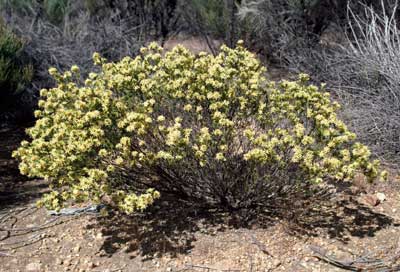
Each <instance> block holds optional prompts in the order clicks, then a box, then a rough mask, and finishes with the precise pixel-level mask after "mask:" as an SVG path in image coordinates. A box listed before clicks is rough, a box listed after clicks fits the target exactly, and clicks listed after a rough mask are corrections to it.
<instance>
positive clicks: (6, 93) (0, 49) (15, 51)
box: [0, 22, 33, 104]
mask: <svg viewBox="0 0 400 272" xmlns="http://www.w3.org/2000/svg"><path fill="white" fill-rule="evenodd" d="M23 47H24V44H23V42H22V40H21V39H19V38H18V37H17V36H15V35H14V34H13V33H12V32H11V31H10V30H8V29H7V28H6V27H5V26H4V25H3V24H1V22H0V96H1V99H2V102H1V104H7V103H11V102H12V101H13V100H14V99H16V96H17V95H18V94H20V93H21V92H22V91H23V90H24V88H25V86H26V84H28V83H29V82H30V80H31V78H32V73H33V69H32V66H30V65H28V64H25V60H24V57H23V56H22V54H23Z"/></svg>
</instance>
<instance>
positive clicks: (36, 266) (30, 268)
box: [25, 263, 42, 272]
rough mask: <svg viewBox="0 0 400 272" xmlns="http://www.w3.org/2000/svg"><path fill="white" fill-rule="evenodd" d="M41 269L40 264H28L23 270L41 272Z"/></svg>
mask: <svg viewBox="0 0 400 272" xmlns="http://www.w3.org/2000/svg"><path fill="white" fill-rule="evenodd" d="M41 267H42V265H41V264H40V263H29V264H27V265H26V267H25V270H26V271H32V272H39V271H41Z"/></svg>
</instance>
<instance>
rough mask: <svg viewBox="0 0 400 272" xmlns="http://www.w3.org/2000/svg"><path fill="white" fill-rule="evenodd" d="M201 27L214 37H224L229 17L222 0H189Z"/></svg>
mask: <svg viewBox="0 0 400 272" xmlns="http://www.w3.org/2000/svg"><path fill="white" fill-rule="evenodd" d="M190 3H191V4H192V5H193V8H194V10H195V12H197V13H198V15H199V20H200V22H199V23H201V24H202V25H203V28H204V29H206V30H207V31H209V32H210V33H212V34H214V35H215V36H216V37H224V36H225V35H226V33H227V32H228V23H229V19H228V18H227V17H228V14H227V12H228V11H227V9H226V7H225V3H224V1H218V0H191V2H190Z"/></svg>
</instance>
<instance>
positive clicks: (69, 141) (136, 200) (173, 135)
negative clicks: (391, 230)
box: [14, 44, 378, 213]
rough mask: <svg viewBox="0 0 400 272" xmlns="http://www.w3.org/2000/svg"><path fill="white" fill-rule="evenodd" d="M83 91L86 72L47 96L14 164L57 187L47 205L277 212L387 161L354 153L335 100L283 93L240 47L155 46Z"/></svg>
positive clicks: (109, 68) (303, 87) (301, 84)
mask: <svg viewBox="0 0 400 272" xmlns="http://www.w3.org/2000/svg"><path fill="white" fill-rule="evenodd" d="M94 60H95V63H97V64H99V65H100V66H101V70H100V72H99V73H90V74H89V77H88V78H87V79H86V80H85V83H84V84H83V85H81V84H79V82H80V80H79V77H80V75H79V68H78V67H77V66H73V67H72V68H71V71H67V72H65V73H64V74H59V73H58V72H57V70H56V69H54V68H52V69H51V70H50V73H51V74H52V75H53V76H54V77H55V79H56V80H57V83H58V86H57V87H56V88H54V89H49V90H46V89H44V90H42V91H41V96H42V100H41V101H39V106H40V110H38V111H36V112H35V114H36V116H37V117H38V120H37V122H36V124H35V126H34V127H33V128H31V129H29V131H28V132H29V135H30V136H31V138H32V139H31V141H30V142H27V141H25V142H23V143H22V146H21V148H19V149H18V150H17V151H16V152H15V153H14V156H15V157H17V158H18V159H19V160H20V161H21V163H20V170H21V172H22V173H23V174H25V175H29V176H35V177H43V178H46V179H50V180H51V182H52V183H51V184H52V185H51V186H52V188H53V192H51V193H50V194H48V195H46V196H45V197H44V199H43V202H42V203H43V204H45V205H46V206H47V207H49V208H59V207H60V206H61V205H62V204H63V203H64V202H65V201H66V200H68V199H73V200H75V201H84V200H92V201H95V202H99V201H102V200H104V199H112V203H113V204H114V205H115V206H117V207H119V208H120V209H122V210H123V211H125V212H127V213H130V212H133V211H135V210H141V209H144V208H145V207H146V206H147V205H149V204H151V203H152V202H153V201H154V199H155V198H157V197H158V196H159V194H160V193H161V194H167V195H169V194H170V195H173V196H175V197H176V198H177V199H179V200H182V201H188V202H190V203H193V204H197V205H204V206H208V207H210V206H211V207H219V208H223V209H228V210H232V209H241V208H254V207H257V206H263V205H272V206H273V205H276V203H277V202H279V201H280V200H281V199H285V200H288V199H290V197H291V196H293V195H295V194H297V193H301V194H307V193H311V192H312V191H311V190H312V188H315V187H314V186H317V184H320V183H321V182H323V180H327V179H332V180H337V181H342V180H350V179H351V178H352V177H353V176H354V175H355V173H357V172H362V173H364V174H365V175H367V176H368V177H369V178H371V179H374V178H375V177H377V175H378V170H377V167H378V161H371V160H370V152H369V150H368V148H367V147H365V146H363V145H362V144H360V143H357V142H355V135H354V134H353V133H351V132H350V131H349V130H348V129H347V128H346V126H345V124H344V123H343V122H341V121H340V120H339V119H338V118H337V116H336V110H337V109H338V104H336V103H332V102H331V101H330V98H329V94H327V93H324V92H321V91H320V90H319V89H318V88H317V87H316V86H313V85H309V84H308V83H307V81H308V77H307V76H306V75H300V77H299V79H298V80H297V81H293V82H289V81H282V82H280V83H274V82H270V81H267V80H266V79H265V78H264V75H263V74H264V72H265V69H264V68H263V67H262V65H261V64H260V63H259V62H258V61H257V60H256V59H255V57H254V55H253V54H251V53H250V52H248V51H247V50H245V49H244V48H243V46H242V45H238V46H237V47H236V48H235V49H229V48H228V47H226V46H223V47H221V52H220V53H219V54H218V55H217V56H215V57H214V56H212V55H207V54H206V53H200V54H199V55H198V56H195V55H193V54H191V53H190V52H189V51H187V50H186V49H185V48H183V47H180V46H178V47H176V48H174V49H173V50H172V51H170V52H167V53H165V54H163V53H162V49H161V48H160V47H158V46H157V45H156V44H151V45H150V46H149V47H147V48H142V49H141V55H139V56H137V57H136V58H134V59H132V58H129V57H126V58H124V59H122V60H121V61H120V62H116V63H107V62H106V61H105V59H102V58H101V57H100V56H99V55H98V54H95V55H94Z"/></svg>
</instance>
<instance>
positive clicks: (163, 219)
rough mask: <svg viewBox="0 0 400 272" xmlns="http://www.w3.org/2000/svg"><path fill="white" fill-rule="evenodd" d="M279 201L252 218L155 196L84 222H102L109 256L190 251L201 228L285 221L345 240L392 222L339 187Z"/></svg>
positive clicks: (292, 231) (290, 227) (308, 232)
mask: <svg viewBox="0 0 400 272" xmlns="http://www.w3.org/2000/svg"><path fill="white" fill-rule="evenodd" d="M310 203H312V204H310ZM281 207H282V209H281V212H280V211H277V212H274V213H261V212H260V213H258V214H256V215H255V216H254V217H252V218H250V219H249V218H248V217H246V219H243V218H244V217H243V213H242V214H228V213H219V212H216V211H199V210H196V209H194V208H193V207H190V206H185V205H183V204H182V203H177V202H171V201H159V202H158V203H157V205H155V206H154V207H151V208H149V210H148V211H147V212H145V213H142V214H140V215H136V216H126V215H121V214H110V215H108V216H106V217H103V218H100V219H97V220H96V221H95V222H93V224H92V225H90V226H88V227H89V228H97V227H101V229H102V233H103V235H104V236H105V242H104V244H103V246H102V250H103V251H104V252H105V254H106V255H108V256H112V255H113V254H114V253H116V252H118V251H119V250H120V249H122V248H124V250H125V251H126V252H134V253H135V254H140V255H142V256H143V257H144V259H146V258H153V257H159V256H162V255H164V254H169V255H171V256H176V255H177V254H186V253H189V252H190V250H191V249H192V248H193V243H194V241H196V234H198V233H199V231H200V232H207V231H209V230H211V232H213V233H215V232H221V231H224V230H226V229H230V228H234V229H237V228H268V227H271V226H273V225H274V224H277V223H283V224H285V225H286V226H287V228H286V229H287V231H288V235H296V236H302V237H307V236H308V237H309V236H322V237H326V236H327V235H328V236H329V237H330V238H335V239H337V240H340V241H342V242H345V243H346V242H347V241H349V239H350V238H351V237H352V236H356V237H366V236H374V234H375V233H376V232H377V231H379V230H381V229H383V228H386V227H388V226H390V225H393V224H394V220H393V219H392V218H391V217H389V216H387V215H384V214H381V213H377V212H375V211H373V209H371V208H369V207H367V206H365V205H363V204H361V203H359V202H358V201H356V200H355V199H354V198H352V197H351V196H348V195H344V194H342V193H341V194H340V195H336V197H335V198H334V199H331V200H326V199H324V200H323V199H321V200H319V201H316V200H315V199H314V200H313V201H312V202H310V201H309V200H302V201H295V202H293V201H292V202H291V203H288V204H287V206H286V208H285V207H283V206H281Z"/></svg>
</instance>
